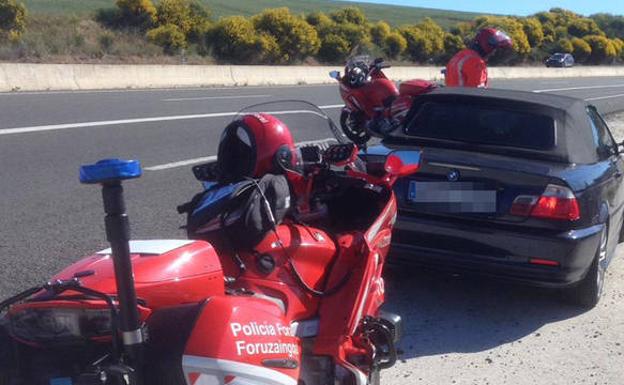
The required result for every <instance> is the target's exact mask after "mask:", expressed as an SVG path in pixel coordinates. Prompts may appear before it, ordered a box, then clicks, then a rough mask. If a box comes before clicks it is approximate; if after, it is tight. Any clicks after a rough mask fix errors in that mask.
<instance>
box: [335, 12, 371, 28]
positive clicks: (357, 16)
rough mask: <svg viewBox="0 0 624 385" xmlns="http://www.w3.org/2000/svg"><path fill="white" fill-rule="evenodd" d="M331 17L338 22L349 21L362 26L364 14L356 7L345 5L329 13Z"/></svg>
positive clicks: (364, 19) (364, 20)
mask: <svg viewBox="0 0 624 385" xmlns="http://www.w3.org/2000/svg"><path fill="white" fill-rule="evenodd" d="M330 16H331V18H332V19H333V20H334V21H335V22H336V23H339V24H344V23H351V24H356V25H361V26H364V25H365V24H366V15H364V12H362V10H361V9H359V8H358V7H346V8H342V9H340V10H338V11H335V12H333V13H331V14H330Z"/></svg>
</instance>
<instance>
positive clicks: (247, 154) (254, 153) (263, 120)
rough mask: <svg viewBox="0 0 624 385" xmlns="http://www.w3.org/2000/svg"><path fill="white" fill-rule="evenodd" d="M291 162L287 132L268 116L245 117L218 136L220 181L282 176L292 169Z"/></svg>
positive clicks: (290, 140)
mask: <svg viewBox="0 0 624 385" xmlns="http://www.w3.org/2000/svg"><path fill="white" fill-rule="evenodd" d="M295 163H296V159H295V144H294V141H293V138H292V135H291V134H290V130H289V129H288V127H286V125H285V124H284V123H282V121H280V120H279V119H277V118H276V117H274V116H272V115H268V114H263V113H257V114H248V115H245V116H243V117H241V118H240V119H236V120H234V121H233V122H232V123H230V124H229V125H228V126H227V127H226V128H225V130H224V131H223V134H222V135H221V141H220V142H219V151H218V155H217V164H218V169H219V176H220V178H219V179H220V180H221V181H222V182H234V181H239V180H241V179H244V178H246V177H249V178H260V177H262V176H263V175H265V174H268V173H276V174H277V173H282V172H283V171H284V169H293V168H294V167H295Z"/></svg>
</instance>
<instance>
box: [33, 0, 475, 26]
mask: <svg viewBox="0 0 624 385" xmlns="http://www.w3.org/2000/svg"><path fill="white" fill-rule="evenodd" d="M200 1H202V2H203V3H204V4H206V6H208V7H209V8H210V9H211V10H212V12H213V15H214V16H215V17H217V18H218V17H220V16H228V15H244V16H250V15H253V14H256V13H259V12H261V11H262V10H263V9H265V8H275V7H288V8H290V9H291V11H293V12H295V13H309V12H314V11H323V12H328V11H332V10H335V9H338V8H342V7H346V6H357V7H359V8H361V9H362V10H363V11H364V12H365V13H366V15H367V16H368V18H369V19H370V20H372V21H377V20H385V21H387V22H389V23H390V24H392V25H395V26H400V25H403V24H414V23H417V22H418V21H420V20H422V19H423V18H425V17H431V18H432V19H433V20H435V21H436V22H437V23H438V24H440V25H441V26H442V27H444V28H447V29H448V28H449V27H451V26H453V25H454V24H456V23H457V22H460V21H468V20H472V19H473V18H475V17H476V16H479V14H476V13H468V12H455V11H444V10H437V9H430V8H417V7H400V6H393V5H381V4H379V5H378V4H369V3H354V2H345V1H332V0H251V1H250V0H200ZM23 2H24V3H25V4H26V7H27V8H28V9H29V11H30V12H31V13H34V14H37V13H47V14H54V15H59V14H65V15H70V14H76V15H84V14H88V13H92V12H94V11H95V10H97V9H99V8H107V7H112V6H114V1H113V0H23ZM155 2H156V1H155Z"/></svg>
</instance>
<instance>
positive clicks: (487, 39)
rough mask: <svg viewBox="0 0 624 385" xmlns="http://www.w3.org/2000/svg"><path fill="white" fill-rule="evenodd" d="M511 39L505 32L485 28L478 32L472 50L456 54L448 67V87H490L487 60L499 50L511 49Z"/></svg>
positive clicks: (446, 78) (446, 74)
mask: <svg viewBox="0 0 624 385" xmlns="http://www.w3.org/2000/svg"><path fill="white" fill-rule="evenodd" d="M511 45H512V41H511V38H510V37H509V36H508V35H507V34H506V33H505V32H503V31H499V30H497V29H494V28H485V29H482V30H480V31H479V32H477V35H476V36H475V39H474V41H473V42H472V44H471V46H470V48H466V49H463V50H461V51H459V52H458V53H456V54H455V56H453V57H452V58H451V60H449V62H448V64H447V65H446V71H445V80H446V86H447V87H480V88H485V87H487V86H488V74H487V64H486V63H487V59H488V57H489V56H490V55H491V54H492V53H494V51H496V50H497V49H499V48H508V47H511Z"/></svg>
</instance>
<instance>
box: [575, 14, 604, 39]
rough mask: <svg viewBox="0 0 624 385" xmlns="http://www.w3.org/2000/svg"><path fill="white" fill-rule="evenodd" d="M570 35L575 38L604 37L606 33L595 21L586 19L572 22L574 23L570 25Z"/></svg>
mask: <svg viewBox="0 0 624 385" xmlns="http://www.w3.org/2000/svg"><path fill="white" fill-rule="evenodd" d="M568 33H569V34H570V35H572V36H574V37H583V36H587V35H604V32H602V31H601V30H600V28H598V24H596V22H595V21H593V20H592V19H585V18H578V19H574V20H572V22H571V23H570V24H569V25H568Z"/></svg>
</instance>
